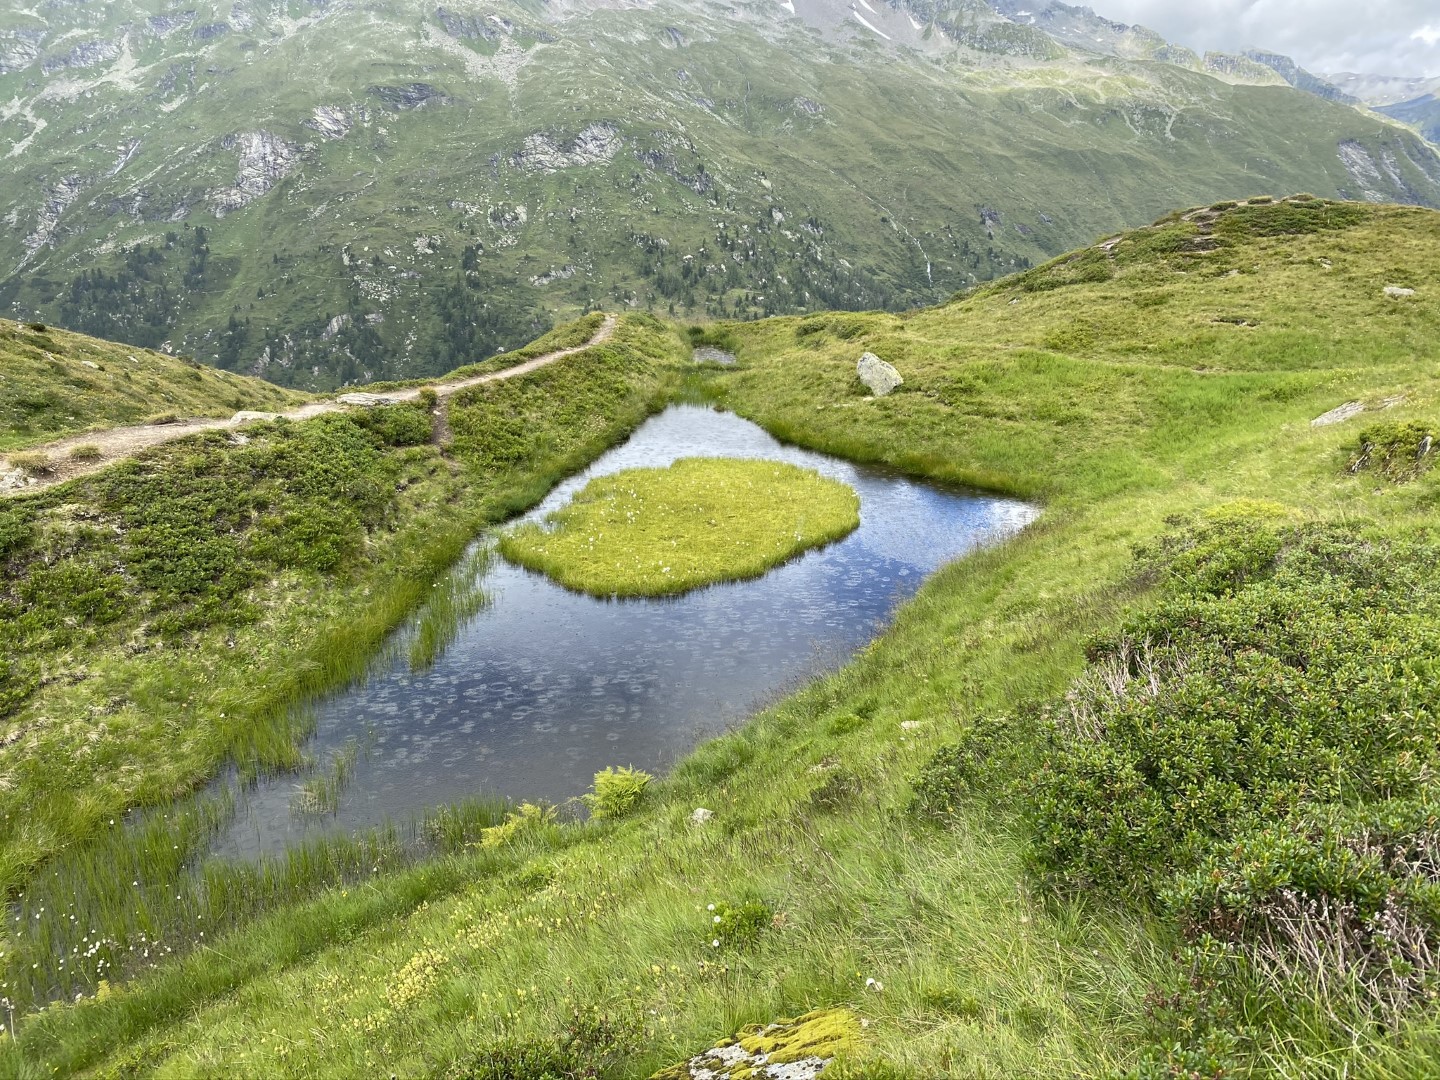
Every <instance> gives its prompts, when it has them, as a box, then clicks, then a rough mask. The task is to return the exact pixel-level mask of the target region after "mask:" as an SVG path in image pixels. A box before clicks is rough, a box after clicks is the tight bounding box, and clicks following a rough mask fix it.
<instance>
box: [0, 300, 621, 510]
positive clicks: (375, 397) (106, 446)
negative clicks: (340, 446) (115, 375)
mask: <svg viewBox="0 0 1440 1080" xmlns="http://www.w3.org/2000/svg"><path fill="white" fill-rule="evenodd" d="M616 321H617V320H616V317H615V316H614V315H606V316H605V321H604V322H603V323H601V324H600V328H599V329H598V330H596V331H595V336H594V337H592V338H591V339H590V340H589V341H587V342H586V343H585V344H584V345H576V346H573V347H572V348H569V349H557V350H556V351H555V352H551V353H545V354H544V355H543V356H537V357H535V358H534V359H531V360H526V361H525V362H524V363H523V364H516V365H515V366H514V367H510V368H505V369H503V370H501V371H492V372H489V373H488V374H485V375H475V376H473V377H471V378H468V379H456V380H454V381H452V382H442V381H436V382H433V383H427V384H426V385H425V386H423V387H418V386H417V387H412V388H410V389H407V390H388V391H386V392H385V393H383V394H367V393H349V394H340V395H339V396H338V397H334V398H330V399H327V400H325V401H313V402H311V403H310V404H308V405H302V406H301V407H300V408H298V409H292V410H291V411H290V412H284V413H267V412H249V411H245V412H238V413H236V414H235V415H234V416H232V417H229V418H228V419H209V420H206V419H197V420H182V421H180V422H178V423H173V424H138V425H136V426H134V427H117V428H110V429H108V430H106V431H87V432H83V433H82V434H79V435H70V436H68V437H66V438H64V439H59V440H57V441H55V442H52V443H46V444H45V445H43V446H31V447H27V448H26V449H24V450H17V451H15V452H14V453H15V454H16V455H21V454H23V455H25V456H29V455H32V454H43V455H45V456H47V457H48V458H50V461H51V470H50V471H49V472H48V473H46V474H44V475H42V476H33V475H27V474H26V473H25V472H23V471H22V470H20V469H18V468H15V467H14V466H13V465H11V464H10V462H9V459H8V458H6V457H4V456H0V497H3V496H5V495H18V494H21V493H23V492H30V491H43V490H44V489H45V488H48V487H53V486H54V485H56V484H63V483H64V482H65V481H67V480H73V479H74V478H75V477H77V476H85V475H87V474H88V473H93V472H96V471H98V470H100V469H103V468H105V467H106V466H107V465H113V464H114V463H115V462H117V461H123V460H124V459H125V458H128V457H134V456H135V455H136V454H138V453H140V452H141V451H142V450H148V449H149V448H150V447H152V446H159V445H161V444H162V443H167V442H171V441H172V440H174V439H183V438H184V437H185V436H187V435H195V434H198V433H199V432H202V431H225V430H233V429H235V428H238V427H241V426H243V425H245V424H250V423H254V422H255V421H257V420H276V419H279V418H280V417H284V418H286V419H287V420H309V419H311V418H312V417H315V416H320V415H322V414H324V413H332V412H344V411H345V410H346V409H351V408H365V407H370V406H375V405H389V404H396V403H399V402H402V401H415V400H417V399H418V398H419V397H420V391H421V390H434V391H435V393H436V394H437V395H438V396H439V397H441V398H447V397H449V396H450V395H451V394H454V393H457V392H458V391H461V390H464V389H466V388H467V387H471V386H479V385H481V384H482V383H490V382H501V381H503V380H505V379H515V378H518V377H520V376H521V375H528V374H529V373H530V372H532V371H535V370H537V369H538V368H542V367H545V366H546V365H547V364H553V363H555V361H557V360H563V359H564V358H565V357H567V356H574V355H575V354H576V353H578V352H584V351H585V350H586V349H589V348H592V347H594V346H596V345H601V344H604V343H605V342H606V341H609V340H610V336H611V335H612V334H613V333H614V332H615V324H616ZM77 446H87V447H88V446H93V447H96V448H97V449H98V450H99V451H100V454H99V456H98V457H87V458H86V459H85V460H83V461H77V460H75V459H74V458H72V457H70V452H71V451H72V450H74V449H75V447H77Z"/></svg>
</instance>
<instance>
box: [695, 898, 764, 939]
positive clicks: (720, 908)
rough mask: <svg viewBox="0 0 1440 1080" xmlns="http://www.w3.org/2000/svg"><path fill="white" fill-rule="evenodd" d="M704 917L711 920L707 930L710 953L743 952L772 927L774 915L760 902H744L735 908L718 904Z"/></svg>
mask: <svg viewBox="0 0 1440 1080" xmlns="http://www.w3.org/2000/svg"><path fill="white" fill-rule="evenodd" d="M705 913H706V915H707V916H708V918H709V919H710V922H709V925H708V926H707V927H706V933H707V934H708V935H709V942H708V944H709V946H710V947H711V948H712V949H745V948H749V947H750V946H752V945H754V944H755V943H756V942H757V941H759V940H760V935H761V934H763V933H764V932H765V931H766V930H768V929H769V928H770V926H771V925H772V924H773V923H774V920H775V913H774V912H773V911H771V910H770V907H769V905H767V904H766V903H765V902H764V901H761V900H744V901H741V902H740V903H737V904H731V903H728V902H727V901H724V900H722V901H720V902H719V903H718V904H710V905H708V906H707V907H706V909H705Z"/></svg>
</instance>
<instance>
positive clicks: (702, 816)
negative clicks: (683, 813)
mask: <svg viewBox="0 0 1440 1080" xmlns="http://www.w3.org/2000/svg"><path fill="white" fill-rule="evenodd" d="M714 816H715V811H714V810H706V809H705V807H703V806H697V807H696V808H695V812H694V813H693V814H691V815H690V824H691V825H704V824H705V823H706V822H707V821H709V820H710V819H711V818H713V817H714Z"/></svg>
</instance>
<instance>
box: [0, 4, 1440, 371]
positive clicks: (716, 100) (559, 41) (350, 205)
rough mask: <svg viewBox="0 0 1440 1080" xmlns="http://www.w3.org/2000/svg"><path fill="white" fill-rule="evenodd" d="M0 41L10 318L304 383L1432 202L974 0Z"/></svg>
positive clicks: (28, 15) (337, 15)
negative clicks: (1270, 216)
mask: <svg viewBox="0 0 1440 1080" xmlns="http://www.w3.org/2000/svg"><path fill="white" fill-rule="evenodd" d="M791 8H794V13H793V14H792V12H791V10H790V9H791ZM36 12H39V13H38V14H37V13H36ZM1087 25H1088V24H1087ZM1117 25H1118V24H1117ZM0 27H4V28H5V30H6V33H7V35H8V36H7V37H6V38H5V41H6V42H7V43H6V45H5V46H4V48H5V50H6V51H5V52H4V53H3V57H4V59H3V60H0V67H3V71H4V73H3V74H0V99H4V100H8V101H9V102H10V103H9V104H8V105H5V106H4V107H3V109H0V149H4V148H5V146H6V144H7V143H8V151H7V156H5V157H4V158H0V215H4V216H5V217H6V219H7V220H8V221H9V222H10V224H11V228H10V229H9V230H8V231H7V232H6V233H5V234H4V235H3V236H0V267H3V268H4V270H5V271H8V272H9V276H8V277H7V278H6V279H5V280H4V281H3V282H0V304H4V305H5V306H7V307H8V308H9V310H10V311H11V312H13V313H16V314H17V315H23V316H24V317H26V318H32V317H33V318H43V319H46V320H48V321H54V322H59V323H61V324H63V325H67V326H71V327H74V328H77V329H81V330H84V331H86V332H89V333H94V334H98V335H103V336H107V337H112V338H116V339H119V340H127V341H133V342H136V343H139V344H143V345H146V346H150V347H156V348H165V347H168V348H170V349H173V350H175V351H181V352H188V353H190V354H192V355H194V356H196V357H197V358H198V359H200V360H203V361H205V362H207V363H212V364H216V365H218V366H221V367H224V368H227V369H229V370H234V371H242V372H246V373H253V374H259V375H262V376H263V377H265V378H268V379H271V380H274V381H277V382H281V383H284V384H288V385H296V386H305V387H311V388H328V387H331V386H334V385H337V384H339V383H341V382H352V381H365V380H368V379H372V378H380V377H408V376H428V375H433V374H438V373H439V372H442V371H445V370H448V369H450V368H452V367H455V366H458V365H459V364H462V363H466V362H470V361H474V360H478V359H483V358H484V357H485V356H488V355H490V354H491V353H492V352H493V351H494V350H495V349H496V348H499V347H513V346H515V345H517V344H520V343H521V342H523V341H525V340H529V339H530V338H532V337H534V336H535V335H536V334H537V333H538V332H540V331H541V330H543V329H545V328H546V327H547V326H548V325H550V323H551V321H552V319H553V318H554V317H555V316H556V315H557V314H566V313H574V312H578V311H580V310H583V309H585V308H586V307H587V306H589V305H592V304H596V303H601V302H603V303H605V304H607V305H610V306H615V305H617V304H619V303H629V304H633V305H635V306H637V307H640V308H649V309H652V310H655V311H657V312H660V313H668V312H670V311H671V310H673V311H674V312H675V313H677V314H684V315H687V316H694V317H705V316H726V317H747V316H750V315H755V314H765V313H771V312H784V311H807V310H815V309H819V308H827V307H838V308H874V307H885V308H894V309H899V308H904V307H909V306H914V305H918V304H924V303H933V302H935V301H937V300H940V299H943V298H944V297H945V296H948V295H949V294H950V293H952V292H954V291H955V290H957V289H960V288H964V287H967V286H969V285H972V284H974V283H976V282H977V281H984V280H988V279H990V278H992V277H994V276H996V275H998V274H1003V273H1007V272H1010V271H1013V270H1016V269H1023V268H1024V267H1026V266H1028V265H1033V264H1035V263H1038V262H1043V261H1044V260H1045V259H1047V258H1049V257H1052V256H1054V255H1056V254H1058V253H1059V252H1061V251H1064V250H1067V249H1069V248H1071V247H1073V246H1074V245H1076V244H1078V243H1082V242H1085V241H1087V240H1089V239H1091V238H1092V237H1094V236H1095V235H1098V234H1101V233H1105V232H1108V231H1111V230H1114V229H1116V228H1118V227H1121V226H1123V225H1126V224H1131V225H1133V224H1137V223H1139V222H1141V221H1144V220H1148V219H1149V218H1151V217H1153V216H1154V215H1155V214H1157V213H1159V212H1161V211H1162V210H1163V209H1164V208H1165V207H1167V206H1171V205H1176V204H1181V203H1189V202H1199V201H1209V200H1212V199H1215V198H1220V197H1224V196H1228V195H1233V194H1234V193H1237V192H1240V193H1245V192H1254V191H1264V190H1273V191H1293V190H1310V191H1315V192H1317V193H1318V194H1321V195H1327V196H1333V195H1347V196H1354V197H1357V198H1373V199H1394V200H1399V201H1404V202H1416V203H1430V204H1434V203H1440V160H1437V158H1436V156H1435V154H1434V152H1433V151H1432V150H1431V149H1430V148H1429V147H1427V146H1426V145H1425V144H1423V143H1422V142H1420V141H1419V140H1417V139H1415V138H1414V137H1413V136H1412V135H1410V134H1409V133H1407V132H1404V131H1401V130H1399V129H1397V128H1394V127H1390V126H1387V125H1386V124H1385V123H1383V122H1382V121H1379V120H1377V119H1374V118H1371V117H1367V116H1365V115H1362V114H1360V113H1358V112H1356V111H1355V110H1352V109H1348V108H1343V107H1340V106H1338V105H1334V104H1330V103H1326V102H1324V101H1320V100H1318V99H1316V98H1314V97H1313V96H1311V95H1308V94H1301V93H1298V92H1296V91H1294V90H1291V89H1289V88H1286V87H1283V86H1263V87H1262V86H1252V85H1234V84H1232V82H1228V81H1223V80H1227V79H1228V80H1234V79H1235V78H1238V77H1239V76H1236V75H1235V74H1234V71H1235V70H1238V68H1236V66H1235V65H1234V64H1232V65H1230V66H1229V69H1227V70H1223V71H1211V72H1209V73H1206V72H1204V71H1200V70H1195V68H1196V66H1197V65H1196V63H1195V60H1194V57H1193V54H1191V55H1190V56H1185V55H1182V54H1181V53H1180V52H1176V51H1173V50H1169V49H1168V47H1167V46H1166V45H1165V43H1164V42H1163V41H1162V40H1160V39H1158V38H1157V37H1156V36H1155V35H1153V34H1150V33H1149V32H1148V31H1142V30H1141V29H1137V28H1122V29H1121V30H1117V31H1115V36H1116V41H1117V42H1120V44H1118V45H1116V46H1115V49H1116V51H1117V52H1120V53H1123V54H1124V55H1109V54H1107V53H1106V52H1105V51H1104V50H1103V49H1101V48H1100V47H1099V45H1098V44H1097V47H1096V48H1095V49H1090V50H1085V51H1082V50H1080V49H1079V48H1078V47H1076V45H1075V44H1073V43H1067V42H1071V40H1072V39H1071V38H1066V37H1065V36H1064V35H1061V36H1052V35H1051V34H1048V33H1046V32H1045V31H1044V30H1043V29H1041V28H1037V27H1033V26H1029V25H1024V24H1022V21H1017V20H1016V19H1012V18H1007V17H1005V16H1004V15H1002V14H1000V13H999V12H997V10H996V9H994V8H991V7H989V6H988V5H985V4H983V3H979V2H978V0H957V2H954V3H935V2H933V0H907V2H906V3H904V4H900V5H897V6H893V7H892V6H888V5H885V4H879V5H866V6H865V7H863V8H862V7H860V6H859V0H856V3H855V4H854V5H853V6H847V5H845V4H843V3H840V2H838V0H796V2H795V3H792V4H789V5H785V4H776V3H773V2H760V0H754V2H746V3H740V4H737V5H734V6H732V7H728V8H720V7H712V6H708V5H704V4H700V3H691V2H681V0H670V2H664V3H660V4H656V5H653V6H652V5H636V6H630V5H625V4H616V5H614V6H593V5H589V4H574V3H554V4H549V5H545V6H544V7H543V8H542V7H533V6H526V5H524V4H507V3H496V4H489V3H476V2H472V0H464V2H457V3H453V4H448V5H442V6H438V7H437V6H433V5H431V4H429V3H421V2H420V0H377V2H374V3H369V4H365V5H360V4H358V3H339V2H337V3H330V4H325V5H310V4H301V3H292V4H289V5H282V4H278V3H240V2H238V0H237V2H235V3H227V2H221V3H213V2H212V3H204V4H196V5H192V6H187V7H186V8H184V9H171V8H168V7H166V6H165V5H163V4H161V3H159V2H158V0H124V2H120V3H113V4H108V5H73V6H67V7H51V8H44V9H36V10H35V12H13V11H12V12H9V13H7V14H4V15H0ZM1056 33H1057V34H1059V31H1058V30H1057V31H1056ZM1072 38H1074V36H1073V35H1072ZM1074 40H1075V41H1078V40H1079V39H1078V38H1074ZM1108 47H1109V46H1106V48H1108ZM1172 61H1173V62H1172ZM1244 62H1245V63H1246V64H1251V65H1252V66H1254V67H1259V65H1254V64H1253V62H1252V61H1244ZM1222 66H1223V65H1222ZM1260 70H1262V71H1263V72H1266V73H1268V77H1273V81H1274V82H1276V83H1279V82H1281V81H1282V80H1280V79H1279V77H1278V76H1275V75H1274V73H1273V72H1270V71H1269V69H1268V68H1261V69H1260Z"/></svg>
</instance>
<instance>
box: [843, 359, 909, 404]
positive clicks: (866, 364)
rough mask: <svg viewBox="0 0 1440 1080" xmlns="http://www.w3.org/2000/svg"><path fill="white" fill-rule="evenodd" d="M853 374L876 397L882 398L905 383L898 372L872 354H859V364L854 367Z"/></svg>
mask: <svg viewBox="0 0 1440 1080" xmlns="http://www.w3.org/2000/svg"><path fill="white" fill-rule="evenodd" d="M855 374H856V375H858V376H859V377H860V381H861V382H862V383H864V384H865V386H866V388H867V389H868V390H869V391H870V392H871V393H872V394H874V395H875V396H876V397H884V396H885V395H886V394H888V393H890V391H891V390H894V389H895V388H896V387H897V386H899V385H900V384H901V383H903V382H904V381H905V380H904V379H902V378H901V377H900V372H898V371H896V370H895V368H894V367H893V366H892V365H890V364H887V363H886V362H885V361H884V360H881V359H880V358H879V357H878V356H876V355H875V354H874V353H872V352H867V353H861V354H860V362H859V363H858V364H856V365H855Z"/></svg>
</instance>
